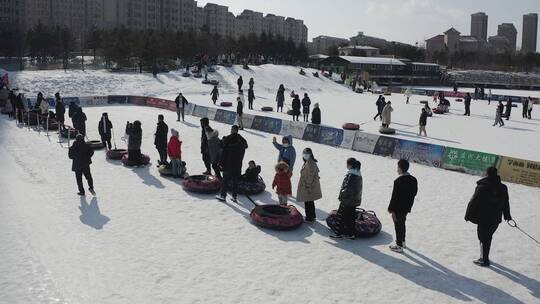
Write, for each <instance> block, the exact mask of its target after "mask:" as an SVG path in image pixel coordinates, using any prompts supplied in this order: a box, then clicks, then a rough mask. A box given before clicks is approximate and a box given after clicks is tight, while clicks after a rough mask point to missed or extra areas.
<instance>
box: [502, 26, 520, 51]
mask: <svg viewBox="0 0 540 304" xmlns="http://www.w3.org/2000/svg"><path fill="white" fill-rule="evenodd" d="M497 36H500V37H504V38H506V39H507V40H508V46H509V48H510V51H513V52H515V51H516V40H517V30H516V27H515V26H514V25H513V24H512V23H503V24H500V25H499V26H498V28H497Z"/></svg>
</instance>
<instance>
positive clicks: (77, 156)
mask: <svg viewBox="0 0 540 304" xmlns="http://www.w3.org/2000/svg"><path fill="white" fill-rule="evenodd" d="M68 155H69V158H70V159H72V160H73V164H72V165H71V170H72V171H73V172H75V178H76V179H77V186H78V187H79V193H77V194H78V195H84V194H85V193H84V187H83V183H82V176H83V175H84V178H86V181H87V182H88V190H90V192H92V193H94V180H93V179H92V173H91V172H90V164H91V163H92V155H94V150H93V149H92V148H90V146H89V145H88V144H87V143H86V142H85V141H84V136H83V135H82V134H77V136H76V137H75V142H74V143H73V145H72V146H71V147H70V148H69V154H68Z"/></svg>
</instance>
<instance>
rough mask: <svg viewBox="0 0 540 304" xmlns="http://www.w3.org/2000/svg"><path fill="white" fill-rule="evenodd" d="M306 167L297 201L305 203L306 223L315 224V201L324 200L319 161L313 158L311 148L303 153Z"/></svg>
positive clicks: (299, 186) (298, 189) (304, 166)
mask: <svg viewBox="0 0 540 304" xmlns="http://www.w3.org/2000/svg"><path fill="white" fill-rule="evenodd" d="M302 159H303V160H304V165H303V166H302V170H300V180H299V181H298V188H297V193H296V201H298V202H304V206H305V210H306V217H305V221H306V222H314V221H315V219H316V218H317V216H316V214H315V201H316V200H318V199H321V198H322V192H321V183H320V181H319V167H318V166H317V159H315V156H313V151H312V150H311V149H310V148H305V149H304V151H303V152H302Z"/></svg>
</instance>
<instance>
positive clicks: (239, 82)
mask: <svg viewBox="0 0 540 304" xmlns="http://www.w3.org/2000/svg"><path fill="white" fill-rule="evenodd" d="M236 84H238V93H240V92H242V85H244V80H243V79H242V76H240V77H238V80H237V81H236Z"/></svg>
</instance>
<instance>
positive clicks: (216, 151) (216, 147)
mask: <svg viewBox="0 0 540 304" xmlns="http://www.w3.org/2000/svg"><path fill="white" fill-rule="evenodd" d="M206 138H207V140H208V155H209V157H210V164H211V165H212V169H214V174H215V176H216V177H217V178H218V179H219V180H221V178H222V177H221V170H220V168H219V162H220V161H221V153H222V143H221V139H219V132H218V130H214V129H212V128H211V127H210V126H208V127H206Z"/></svg>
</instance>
